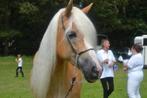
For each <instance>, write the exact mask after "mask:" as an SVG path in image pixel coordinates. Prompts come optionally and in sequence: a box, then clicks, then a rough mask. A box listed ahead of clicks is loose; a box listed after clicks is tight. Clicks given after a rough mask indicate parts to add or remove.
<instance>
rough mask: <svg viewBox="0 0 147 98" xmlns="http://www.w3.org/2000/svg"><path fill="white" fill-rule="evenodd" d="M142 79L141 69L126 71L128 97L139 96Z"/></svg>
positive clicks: (134, 97)
mask: <svg viewBox="0 0 147 98" xmlns="http://www.w3.org/2000/svg"><path fill="white" fill-rule="evenodd" d="M142 80H143V71H134V72H129V73H128V81H127V92H128V96H129V98H141V96H140V92H139V88H140V83H141V81H142Z"/></svg>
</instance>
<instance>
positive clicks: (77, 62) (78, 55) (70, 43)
mask: <svg viewBox="0 0 147 98" xmlns="http://www.w3.org/2000/svg"><path fill="white" fill-rule="evenodd" d="M61 22H62V28H63V30H64V31H65V30H66V28H65V26H64V21H63V15H62V16H61ZM67 33H68V32H67ZM66 38H67V41H68V42H69V45H70V47H71V49H72V50H73V52H74V53H75V54H76V63H75V64H76V66H77V67H79V58H80V55H82V54H84V53H86V52H88V51H90V50H94V51H95V49H94V48H89V49H85V50H83V51H80V52H77V51H76V49H75V48H74V46H73V44H72V42H71V40H70V38H69V36H68V34H66Z"/></svg>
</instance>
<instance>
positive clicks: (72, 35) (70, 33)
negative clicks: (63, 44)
mask: <svg viewBox="0 0 147 98" xmlns="http://www.w3.org/2000/svg"><path fill="white" fill-rule="evenodd" d="M68 37H69V38H70V39H73V38H75V37H77V35H76V33H75V32H73V31H71V32H69V34H68Z"/></svg>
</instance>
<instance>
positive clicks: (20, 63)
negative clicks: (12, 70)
mask: <svg viewBox="0 0 147 98" xmlns="http://www.w3.org/2000/svg"><path fill="white" fill-rule="evenodd" d="M22 62H23V60H22V58H19V59H18V67H22Z"/></svg>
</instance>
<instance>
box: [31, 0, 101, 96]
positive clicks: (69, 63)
mask: <svg viewBox="0 0 147 98" xmlns="http://www.w3.org/2000/svg"><path fill="white" fill-rule="evenodd" d="M91 7H92V4H90V5H88V6H86V7H85V8H83V9H79V8H77V7H75V6H73V0H70V1H69V3H68V5H67V6H66V7H65V8H62V9H60V10H59V11H58V12H57V13H56V14H55V16H54V17H53V18H52V20H51V21H50V24H49V25H48V27H47V29H46V32H45V34H44V36H43V38H42V40H41V43H40V47H39V49H38V51H37V52H36V54H35V56H34V60H33V68H32V71H31V79H30V80H31V89H32V93H33V95H34V97H35V98H66V97H68V98H80V91H81V87H82V84H81V83H79V82H78V81H82V79H83V77H84V78H85V80H87V81H88V82H89V83H93V82H95V81H96V80H97V79H98V77H99V75H100V73H101V71H102V68H101V66H100V63H99V62H98V60H97V57H96V52H95V47H96V44H97V43H96V42H97V41H96V29H95V27H94V25H93V23H92V22H91V21H90V19H89V18H88V17H87V15H86V13H88V12H89V10H90V8H91ZM74 81H75V82H74ZM73 82H74V83H73ZM72 83H73V84H72ZM71 85H72V86H71ZM70 88H72V89H70ZM66 95H67V96H66Z"/></svg>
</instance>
